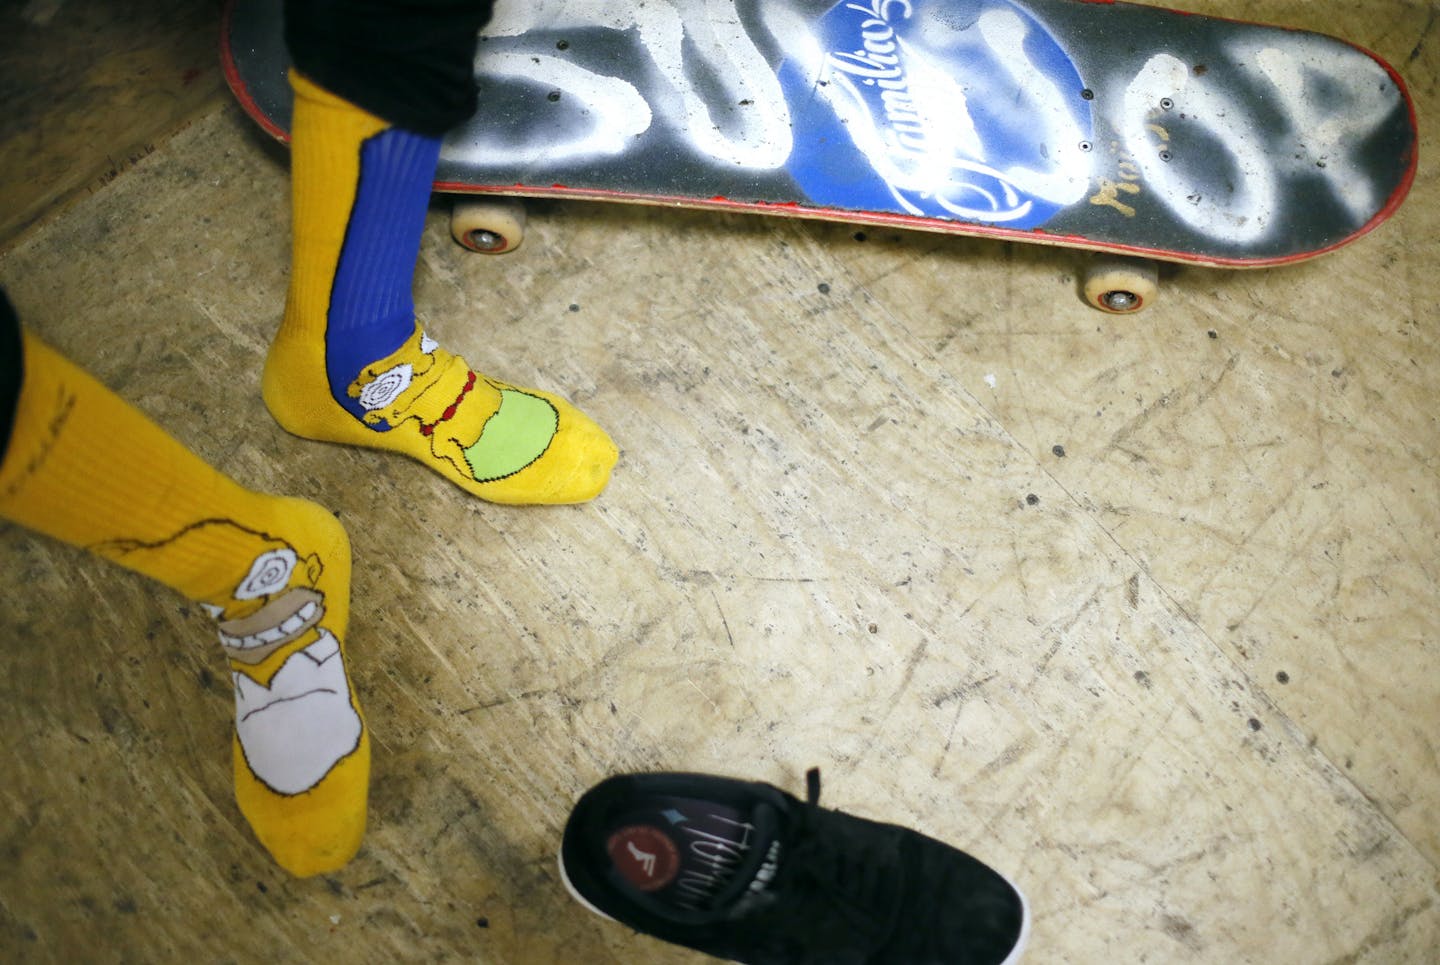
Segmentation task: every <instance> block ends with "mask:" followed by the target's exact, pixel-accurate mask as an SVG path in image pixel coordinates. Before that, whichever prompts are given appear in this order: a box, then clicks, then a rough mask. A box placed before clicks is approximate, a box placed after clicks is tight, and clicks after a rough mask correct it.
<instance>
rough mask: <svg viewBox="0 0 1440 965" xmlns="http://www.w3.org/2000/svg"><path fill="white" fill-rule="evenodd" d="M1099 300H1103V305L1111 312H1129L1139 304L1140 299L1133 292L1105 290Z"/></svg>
mask: <svg viewBox="0 0 1440 965" xmlns="http://www.w3.org/2000/svg"><path fill="white" fill-rule="evenodd" d="M1101 301H1103V302H1104V303H1105V307H1106V308H1108V309H1110V311H1112V312H1129V311H1132V310H1134V309H1135V308H1136V307H1138V306H1139V304H1140V299H1139V298H1138V297H1137V296H1136V295H1135V293H1134V292H1127V291H1113V292H1106V293H1105V294H1104V295H1103V296H1101Z"/></svg>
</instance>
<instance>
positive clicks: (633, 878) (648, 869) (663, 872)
mask: <svg viewBox="0 0 1440 965" xmlns="http://www.w3.org/2000/svg"><path fill="white" fill-rule="evenodd" d="M605 850H606V851H607V852H609V854H610V860H611V862H613V863H614V865H615V870H616V871H619V872H620V874H621V876H622V877H624V879H625V880H626V881H628V882H630V884H632V885H634V886H635V887H636V888H639V889H640V890H641V891H659V890H660V889H661V888H664V887H665V886H666V885H668V884H669V883H670V882H672V881H674V880H675V876H676V875H677V874H679V873H680V849H679V848H677V847H675V842H674V841H671V840H670V836H669V835H667V834H666V833H665V832H664V831H661V830H660V829H659V828H655V827H651V826H650V825H648V824H632V825H630V826H629V827H625V828H621V829H620V830H619V831H616V832H615V833H614V834H612V835H610V840H609V841H607V842H606V843H605Z"/></svg>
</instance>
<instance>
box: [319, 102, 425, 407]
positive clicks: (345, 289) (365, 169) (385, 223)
mask: <svg viewBox="0 0 1440 965" xmlns="http://www.w3.org/2000/svg"><path fill="white" fill-rule="evenodd" d="M439 158H440V139H439V138H435V137H423V136H421V135H419V134H413V133H411V132H409V131H403V130H400V129H399V128H393V127H392V128H390V129H388V130H385V131H383V132H381V133H379V134H377V135H375V136H374V137H372V138H370V139H369V140H368V141H366V142H365V143H364V144H363V145H361V148H360V183H359V184H358V185H357V186H356V191H355V205H354V207H353V208H352V209H351V212H350V223H349V225H348V226H347V227H346V229H345V244H344V246H343V247H342V248H341V249H340V262H339V265H338V266H337V268H336V270H335V284H334V286H333V288H332V289H331V292H330V311H329V315H328V316H327V319H326V327H325V372H326V375H327V376H328V378H329V381H330V394H331V395H333V396H334V397H335V401H336V402H338V403H340V405H341V406H343V407H344V408H345V409H346V410H347V411H349V412H350V413H351V414H352V415H354V416H355V418H356V419H360V418H361V417H362V416H363V415H364V414H365V410H364V409H363V408H362V407H361V406H360V404H359V402H357V401H355V400H354V399H352V398H350V396H349V395H348V394H347V393H346V389H347V388H348V387H349V385H350V383H351V382H353V381H354V380H355V377H356V376H357V375H359V374H360V371H361V370H362V369H364V368H365V367H366V366H367V365H369V364H370V363H372V362H374V361H375V360H376V359H381V358H384V357H385V356H387V355H389V354H390V353H391V352H393V351H395V350H396V349H398V348H399V347H400V346H401V345H402V344H404V342H405V340H406V339H408V338H409V337H410V336H411V335H412V334H413V333H414V331H415V303H414V298H413V295H412V294H411V286H412V284H413V282H414V278H415V261H416V259H417V258H418V257H419V255H420V235H421V233H422V232H423V231H424V230H425V212H426V209H427V206H428V205H429V201H430V185H431V181H432V179H433V178H434V176H435V164H436V162H437V161H438V160H439ZM374 428H375V429H376V430H377V431H381V432H384V431H388V430H389V428H390V427H389V426H388V425H384V424H381V425H377V426H374Z"/></svg>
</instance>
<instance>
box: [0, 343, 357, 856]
mask: <svg viewBox="0 0 1440 965" xmlns="http://www.w3.org/2000/svg"><path fill="white" fill-rule="evenodd" d="M24 366H25V369H24V371H25V374H24V381H23V383H22V385H21V390H20V398H19V401H18V403H17V408H16V413H15V426H14V430H13V435H12V437H11V441H10V447H9V450H8V452H7V454H6V456H5V461H4V464H3V465H0V516H3V517H5V518H8V519H11V520H14V521H15V522H17V523H20V524H22V525H24V526H27V527H29V528H30V529H34V530H37V531H39V532H41V533H45V534H46V535H49V536H53V537H55V538H57V539H60V540H63V541H65V542H67V543H71V544H73V545H76V546H82V547H85V548H87V549H90V550H92V551H94V552H95V553H98V554H99V555H101V556H103V557H105V558H107V559H110V560H113V561H114V562H116V563H119V564H120V565H122V566H125V567H128V568H129V569H132V570H136V571H138V572H140V573H143V574H145V575H146V576H149V577H152V578H154V579H156V580H159V581H160V582H162V583H164V584H166V585H167V586H170V587H172V588H173V589H175V590H177V591H179V592H180V593H183V594H184V595H185V596H187V597H189V598H190V599H192V600H195V601H197V602H198V603H200V604H201V605H203V606H204V607H205V609H206V610H207V611H208V612H209V613H210V615H211V616H212V617H214V619H215V620H216V622H217V624H218V630H219V635H220V642H221V646H222V647H223V649H224V650H225V654H226V656H227V658H228V660H229V663H230V670H231V677H232V682H233V684H234V686H235V702H236V703H235V706H236V725H235V734H234V738H233V741H232V744H233V747H234V754H233V758H234V773H235V796H236V800H237V801H238V803H239V805H240V810H241V812H242V813H243V814H244V815H245V817H246V819H247V820H248V821H249V822H250V826H251V827H252V828H253V829H254V831H255V835H256V837H258V838H259V839H260V842H261V843H262V844H263V845H264V846H265V847H266V848H267V849H268V850H269V851H270V853H271V854H272V855H273V856H274V857H275V860H276V861H278V862H279V863H280V864H281V865H282V866H283V867H284V868H286V869H287V870H288V871H290V872H291V873H293V874H296V875H301V876H304V875H311V874H316V873H319V872H323V871H331V870H334V869H336V868H339V867H340V866H342V865H344V864H345V863H346V862H347V861H349V860H350V858H351V857H353V856H354V854H355V852H356V851H357V850H358V849H359V847H360V840H361V838H362V837H363V836H364V832H365V810H366V795H367V791H368V787H369V780H370V778H369V775H370V740H369V730H368V728H367V727H366V726H365V723H364V720H363V718H362V717H361V714H360V704H359V702H358V700H357V699H356V696H355V692H354V689H353V688H352V687H351V685H350V680H349V675H348V674H347V673H346V669H345V662H344V647H343V645H342V641H343V640H344V639H345V632H346V625H347V623H348V620H349V616H350V542H349V539H348V537H347V536H346V534H345V530H344V528H343V527H342V526H341V525H340V522H339V521H338V520H337V519H336V518H335V517H334V516H333V515H331V514H330V513H328V512H326V511H325V510H324V509H322V508H321V507H319V506H316V505H315V504H313V503H309V502H305V501H303V500H299V499H289V498H284V497H275V496H266V495H262V494H260V493H255V492H251V491H249V490H247V489H244V488H242V487H241V486H239V485H238V484H236V483H235V482H233V481H232V480H230V479H229V478H228V477H226V476H224V475H222V474H220V473H219V472H217V471H215V470H214V469H212V468H211V467H210V466H209V465H207V464H206V463H205V462H204V461H203V460H201V459H200V458H199V457H198V456H196V455H194V454H193V453H192V452H190V451H189V450H188V449H186V448H185V447H184V446H182V445H181V444H180V443H179V442H177V441H176V440H175V439H174V438H172V437H171V436H170V435H168V434H167V433H166V432H164V431H163V430H162V429H160V428H159V427H158V426H156V425H155V424H154V423H153V422H151V421H150V420H149V419H147V418H146V417H145V416H144V415H143V414H141V413H140V412H138V411H137V410H135V409H133V408H132V407H130V406H129V405H128V404H126V403H125V402H124V401H123V400H121V399H120V398H119V397H118V396H116V395H115V394H114V393H112V392H110V391H109V390H108V389H106V388H105V387H104V386H102V385H100V383H98V382H97V381H95V380H94V379H93V378H91V377H90V376H89V375H88V374H86V373H85V372H83V371H81V370H80V369H79V368H77V367H76V366H75V365H73V364H72V363H70V362H69V361H68V360H66V359H65V358H64V357H63V356H61V355H59V354H58V353H57V352H55V351H54V350H53V349H51V348H49V347H48V346H46V345H45V344H43V343H42V342H40V341H39V340H38V339H36V338H34V337H33V336H30V335H29V334H28V333H26V334H25V335H24Z"/></svg>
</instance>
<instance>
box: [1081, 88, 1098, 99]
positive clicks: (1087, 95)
mask: <svg viewBox="0 0 1440 965" xmlns="http://www.w3.org/2000/svg"><path fill="white" fill-rule="evenodd" d="M1080 99H1081V100H1087V101H1093V100H1094V99H1095V92H1094V91H1093V90H1091V89H1090V88H1088V87H1087V88H1085V89H1084V90H1082V91H1081V92H1080Z"/></svg>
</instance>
